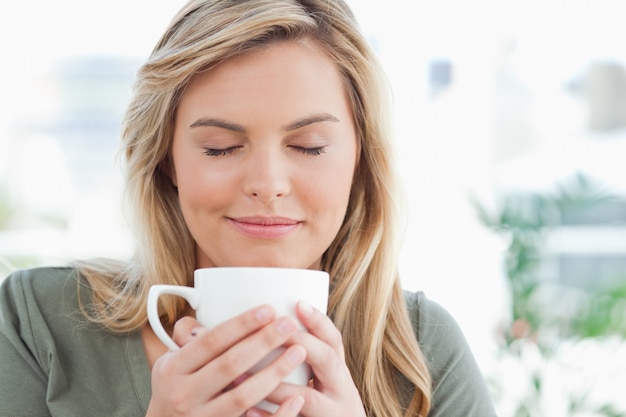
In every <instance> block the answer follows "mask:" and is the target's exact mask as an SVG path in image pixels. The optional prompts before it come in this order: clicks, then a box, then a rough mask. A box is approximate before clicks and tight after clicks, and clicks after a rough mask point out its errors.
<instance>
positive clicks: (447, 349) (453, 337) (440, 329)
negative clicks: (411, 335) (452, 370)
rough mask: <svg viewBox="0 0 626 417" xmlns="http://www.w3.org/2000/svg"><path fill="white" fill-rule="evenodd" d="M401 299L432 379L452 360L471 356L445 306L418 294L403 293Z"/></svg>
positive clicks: (460, 332) (460, 331)
mask: <svg viewBox="0 0 626 417" xmlns="http://www.w3.org/2000/svg"><path fill="white" fill-rule="evenodd" d="M404 298H405V300H406V304H407V309H408V313H409V317H410V319H411V324H412V326H413V330H414V331H415V336H416V337H417V341H418V343H419V345H420V348H421V350H422V354H423V355H424V357H425V359H426V361H427V362H428V365H429V368H430V369H431V372H432V373H433V377H434V378H436V376H437V375H438V373H439V372H438V370H441V369H442V368H445V367H446V366H447V364H449V363H450V360H451V359H452V358H453V357H455V356H459V355H461V356H462V355H465V354H469V355H471V353H470V352H469V346H468V345H467V342H466V340H465V336H464V335H463V332H462V330H461V328H460V327H459V325H458V324H457V322H456V320H455V319H454V318H453V317H452V315H450V313H449V312H448V311H447V310H446V309H445V308H444V307H442V306H441V305H439V304H438V303H436V302H435V301H433V300H431V299H429V298H427V297H426V295H425V294H424V293H423V292H421V291H419V292H408V291H405V293H404ZM434 382H436V381H434Z"/></svg>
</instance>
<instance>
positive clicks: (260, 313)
mask: <svg viewBox="0 0 626 417" xmlns="http://www.w3.org/2000/svg"><path fill="white" fill-rule="evenodd" d="M273 316H274V310H273V309H272V308H271V307H270V306H263V307H261V308H259V309H258V310H257V311H256V318H257V320H258V321H259V322H260V323H267V322H268V321H270V320H271V319H272V317H273Z"/></svg>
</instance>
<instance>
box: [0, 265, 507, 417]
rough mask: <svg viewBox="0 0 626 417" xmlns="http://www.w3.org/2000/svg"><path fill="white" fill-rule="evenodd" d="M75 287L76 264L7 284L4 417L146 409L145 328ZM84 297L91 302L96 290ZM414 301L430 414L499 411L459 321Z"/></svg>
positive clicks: (0, 415)
mask: <svg viewBox="0 0 626 417" xmlns="http://www.w3.org/2000/svg"><path fill="white" fill-rule="evenodd" d="M77 285H78V281H77V274H76V273H74V271H73V270H72V269H71V268H41V269H31V270H24V271H18V272H16V273H14V274H12V275H10V276H9V277H8V278H6V279H5V280H4V281H3V282H2V285H1V287H0V417H33V416H34V417H44V416H63V417H70V416H76V417H85V416H107V417H113V416H124V417H132V416H144V415H145V413H146V410H147V408H148V403H149V402H150V396H151V388H150V369H149V367H148V362H147V360H146V356H145V352H144V349H143V344H142V340H141V335H140V332H133V333H130V334H127V335H119V334H114V333H111V332H109V331H106V330H103V329H102V328H101V327H99V326H97V325H94V324H91V323H89V322H87V321H86V320H85V319H84V317H83V316H82V314H81V312H80V310H79V304H78V297H77ZM81 294H84V295H83V297H85V299H84V300H83V301H84V302H86V303H88V302H89V300H88V299H87V298H86V297H88V292H86V291H82V292H81ZM406 298H407V303H408V308H409V314H410V316H411V320H412V322H413V325H414V328H415V330H416V336H417V339H418V340H419V343H420V346H421V347H422V350H423V353H424V355H425V357H426V360H427V362H428V366H429V369H430V372H431V375H432V377H433V407H432V411H431V413H430V414H429V416H432V417H435V416H438V417H443V416H445V417H456V416H458V417H461V416H462V417H472V416H495V412H494V410H493V406H492V404H491V400H490V399H489V396H488V393H487V390H486V388H485V383H484V380H483V377H482V375H481V373H480V372H479V370H478V367H477V366H476V363H475V361H474V358H473V356H472V354H471V352H470V350H469V348H468V346H467V343H466V341H465V339H464V337H463V335H462V333H461V331H460V329H459V327H458V326H457V324H456V323H455V321H454V320H453V319H452V318H451V317H450V315H449V314H448V313H447V312H446V311H445V310H443V309H442V308H441V307H440V306H438V305H437V304H435V303H433V302H432V301H429V300H428V299H427V298H425V297H424V295H423V294H422V293H408V292H407V293H406ZM410 390H411V388H410V386H408V385H407V386H405V387H403V392H404V393H410ZM405 397H406V395H405Z"/></svg>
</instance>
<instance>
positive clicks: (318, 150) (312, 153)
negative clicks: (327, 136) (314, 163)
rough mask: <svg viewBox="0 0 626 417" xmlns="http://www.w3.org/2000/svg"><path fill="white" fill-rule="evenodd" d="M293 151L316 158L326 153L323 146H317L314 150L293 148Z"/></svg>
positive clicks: (299, 147)
mask: <svg viewBox="0 0 626 417" xmlns="http://www.w3.org/2000/svg"><path fill="white" fill-rule="evenodd" d="M293 149H295V150H296V151H297V152H300V153H303V154H305V155H310V156H318V155H321V154H323V153H325V152H326V147H325V146H318V147H315V148H303V147H301V146H294V147H293Z"/></svg>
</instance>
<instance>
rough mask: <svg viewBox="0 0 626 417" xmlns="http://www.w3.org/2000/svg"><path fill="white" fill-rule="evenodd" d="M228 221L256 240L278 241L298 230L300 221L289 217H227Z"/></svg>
mask: <svg viewBox="0 0 626 417" xmlns="http://www.w3.org/2000/svg"><path fill="white" fill-rule="evenodd" d="M227 219H228V221H229V222H230V223H231V224H232V225H233V226H234V227H235V228H236V229H237V230H239V231H240V232H241V233H243V234H244V235H246V236H249V237H252V238H256V239H278V238H281V237H284V236H286V235H288V234H290V233H291V232H293V231H294V230H296V229H297V228H298V226H299V225H300V223H301V222H300V221H299V220H295V219H291V218H288V217H265V216H253V217H237V218H232V217H227Z"/></svg>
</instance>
